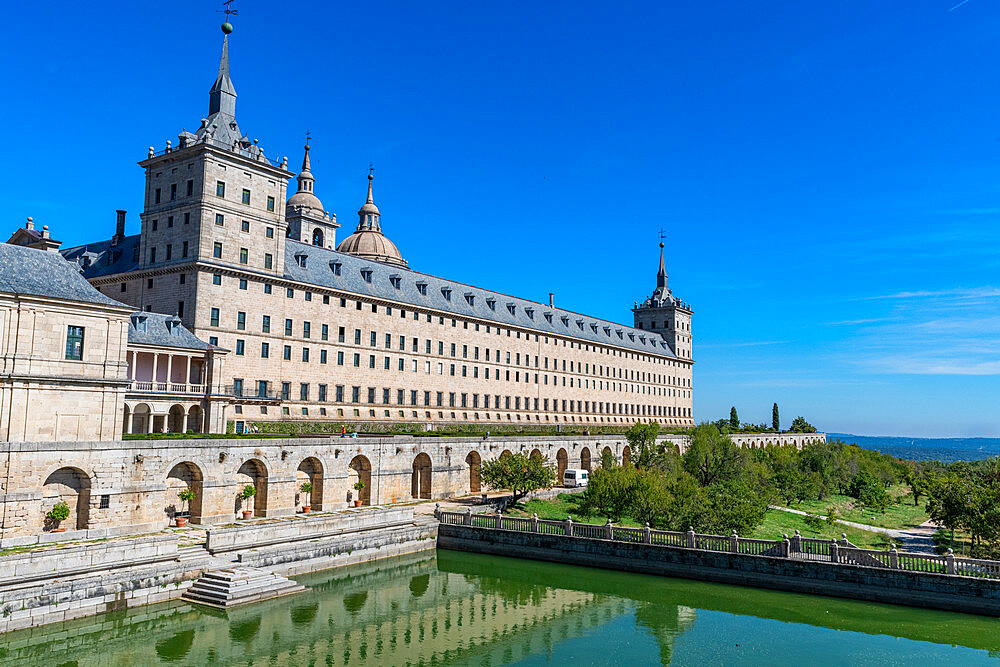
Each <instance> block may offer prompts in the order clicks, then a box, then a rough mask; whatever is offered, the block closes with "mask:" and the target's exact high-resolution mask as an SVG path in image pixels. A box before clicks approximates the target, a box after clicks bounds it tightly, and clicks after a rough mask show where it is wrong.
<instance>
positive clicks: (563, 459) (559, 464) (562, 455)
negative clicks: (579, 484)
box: [556, 447, 569, 485]
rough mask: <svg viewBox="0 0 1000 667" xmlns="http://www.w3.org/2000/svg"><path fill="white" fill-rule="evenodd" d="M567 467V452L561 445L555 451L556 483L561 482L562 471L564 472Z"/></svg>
mask: <svg viewBox="0 0 1000 667" xmlns="http://www.w3.org/2000/svg"><path fill="white" fill-rule="evenodd" d="M568 467H569V454H568V453H567V452H566V449H565V448H563V447H560V448H559V451H558V452H556V483H557V484H560V485H561V484H562V481H563V473H564V472H566V468H568Z"/></svg>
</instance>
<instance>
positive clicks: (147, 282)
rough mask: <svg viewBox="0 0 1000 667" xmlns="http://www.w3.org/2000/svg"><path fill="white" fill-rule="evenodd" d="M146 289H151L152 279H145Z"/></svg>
mask: <svg viewBox="0 0 1000 667" xmlns="http://www.w3.org/2000/svg"><path fill="white" fill-rule="evenodd" d="M146 289H153V279H152V278H147V279H146Z"/></svg>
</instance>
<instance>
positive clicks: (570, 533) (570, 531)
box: [566, 516, 573, 537]
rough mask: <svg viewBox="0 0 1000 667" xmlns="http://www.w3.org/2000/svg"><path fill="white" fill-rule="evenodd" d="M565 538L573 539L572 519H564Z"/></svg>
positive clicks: (569, 517)
mask: <svg viewBox="0 0 1000 667" xmlns="http://www.w3.org/2000/svg"><path fill="white" fill-rule="evenodd" d="M566 537H573V517H571V516H568V517H566Z"/></svg>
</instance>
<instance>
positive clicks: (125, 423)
mask: <svg viewBox="0 0 1000 667" xmlns="http://www.w3.org/2000/svg"><path fill="white" fill-rule="evenodd" d="M131 423H132V410H131V409H130V408H129V407H128V403H126V404H125V413H124V417H123V418H122V433H131V431H130V430H129V425H130V424H131Z"/></svg>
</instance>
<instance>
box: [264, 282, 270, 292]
mask: <svg viewBox="0 0 1000 667" xmlns="http://www.w3.org/2000/svg"><path fill="white" fill-rule="evenodd" d="M270 293H271V285H270V284H269V283H264V294H270Z"/></svg>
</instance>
